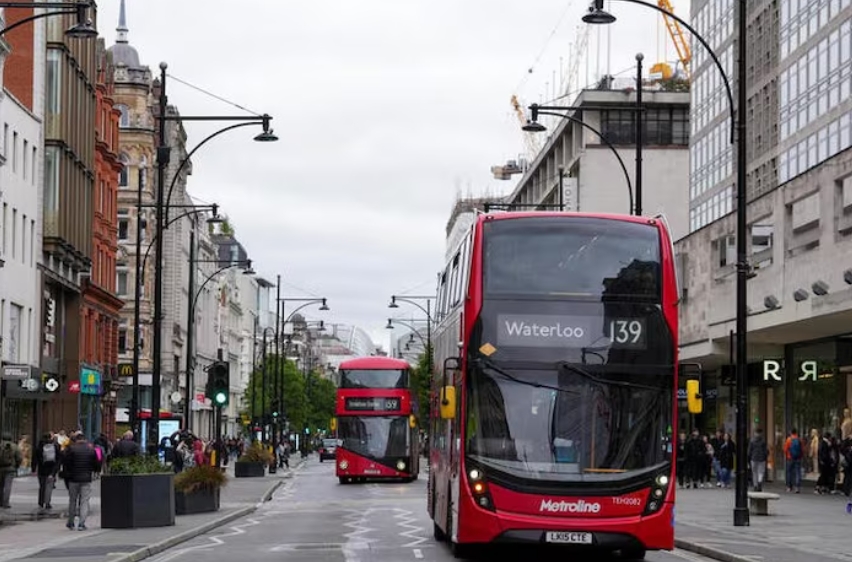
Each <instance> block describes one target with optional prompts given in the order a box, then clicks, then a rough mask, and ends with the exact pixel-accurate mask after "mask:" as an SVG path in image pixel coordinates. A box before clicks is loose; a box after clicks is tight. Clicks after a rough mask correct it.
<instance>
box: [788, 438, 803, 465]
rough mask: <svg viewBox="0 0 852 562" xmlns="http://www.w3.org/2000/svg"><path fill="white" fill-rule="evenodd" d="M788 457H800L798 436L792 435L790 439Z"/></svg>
mask: <svg viewBox="0 0 852 562" xmlns="http://www.w3.org/2000/svg"><path fill="white" fill-rule="evenodd" d="M790 458H791V459H793V460H794V461H797V460H799V459H801V458H802V442H801V441H799V438H798V437H793V438H792V439H791V440H790Z"/></svg>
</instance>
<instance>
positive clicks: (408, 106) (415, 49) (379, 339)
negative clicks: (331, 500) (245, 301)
mask: <svg viewBox="0 0 852 562" xmlns="http://www.w3.org/2000/svg"><path fill="white" fill-rule="evenodd" d="M673 4H674V6H675V10H676V13H678V15H681V16H682V17H688V9H689V1H688V0H673ZM98 5H99V14H98V20H99V21H98V27H99V29H100V32H101V34H102V35H103V36H104V37H106V40H107V45H112V44H113V43H114V41H115V31H114V29H115V27H116V24H117V21H118V10H119V0H99V2H98ZM587 6H588V1H587V0H536V1H530V0H325V1H318V0H311V1H308V2H295V1H291V0H238V1H231V2H225V1H223V0H127V17H128V27H129V28H130V35H129V37H130V43H131V45H133V46H134V47H136V48H137V49H138V51H139V54H140V58H141V61H142V63H143V64H145V65H148V66H150V67H151V68H152V71H154V72H155V73H159V69H158V65H159V63H160V62H161V61H166V62H168V64H169V69H168V72H169V74H171V75H173V76H174V77H175V78H177V79H180V80H182V81H186V82H188V83H190V84H193V85H195V86H198V87H200V88H203V89H204V90H207V91H209V92H212V93H214V94H215V95H216V96H220V97H222V98H225V99H227V100H230V101H232V102H235V103H237V104H239V105H241V106H243V107H246V108H248V109H250V110H252V111H254V112H259V113H269V114H270V115H272V116H273V117H274V121H273V126H274V129H275V132H276V134H277V135H278V136H279V137H280V141H279V142H277V143H271V144H260V143H253V142H251V137H252V136H253V135H254V134H255V132H254V131H253V129H251V128H249V129H243V130H237V131H234V132H231V133H226V134H225V135H223V136H221V137H218V138H217V139H216V140H214V141H211V142H210V143H209V144H207V145H205V147H204V148H202V149H201V150H199V152H198V153H197V154H196V156H195V158H194V160H193V164H194V165H193V175H192V176H191V178H190V187H189V189H190V192H191V193H192V194H193V195H194V196H195V197H197V198H199V199H201V200H204V201H207V202H215V203H219V204H220V205H221V206H222V208H223V210H224V213H225V214H227V215H228V216H229V217H230V219H231V222H232V223H233V225H234V227H235V230H236V235H237V238H238V239H239V240H240V242H242V244H243V245H244V246H245V247H246V248H247V250H248V252H249V255H250V257H251V258H252V260H253V262H254V267H255V269H257V270H258V272H259V273H260V274H262V275H264V276H266V277H268V278H270V279H271V280H273V281H274V279H275V275H276V274H279V273H280V274H281V275H282V276H283V279H284V281H285V283H286V286H284V288H283V289H282V296H284V297H304V296H324V297H327V298H328V303H329V306H330V307H331V309H332V310H331V311H330V312H327V313H324V315H323V313H318V312H316V313H311V312H308V317H313V318H325V319H326V321H327V322H344V323H352V324H357V325H359V326H361V327H363V328H364V329H365V330H367V331H368V332H369V333H370V334H371V335H372V336H373V338H374V340H375V341H376V343H377V344H381V345H383V346H385V348H386V349H387V346H388V341H389V338H388V331H387V330H385V329H384V328H383V327H384V325H385V323H386V321H387V318H388V316H389V313H391V312H395V313H396V315H398V316H399V317H404V318H408V319H411V318H417V317H420V316H422V313H420V312H419V311H417V310H416V309H414V308H411V309H410V310H408V309H405V308H400V309H397V310H395V311H392V310H389V309H388V308H387V304H388V301H389V298H390V295H391V294H403V293H409V294H420V295H422V294H430V293H434V291H435V276H436V272H437V271H438V270H439V269H440V268H441V267H442V266H443V259H444V257H443V256H444V250H445V248H444V241H445V227H446V223H447V220H448V218H449V212H450V210H451V208H452V206H453V204H454V202H455V200H456V197H457V195H459V194H462V195H467V194H474V195H479V194H483V193H486V192H488V193H491V194H497V193H508V192H510V191H511V190H512V188H513V187H514V184H515V181H514V180H513V181H498V180H495V179H493V178H492V176H491V173H490V170H489V169H490V167H491V166H492V165H495V164H500V163H503V162H505V161H506V160H507V159H513V158H517V157H518V156H519V155H522V154H523V153H524V151H525V144H524V137H523V133H522V132H521V131H520V129H519V123H518V120H517V116H516V115H515V114H514V112H513V111H512V109H511V106H510V104H509V99H510V98H511V96H512V94H518V95H519V97H520V98H521V100H522V101H524V102H525V104H529V103H532V102H535V101H539V102H540V101H548V100H549V99H550V98H551V97H552V96H553V94H554V88H553V84H552V83H553V82H554V76H555V77H556V80H555V81H556V82H561V78H560V76H561V75H563V74H566V73H564V72H560V62H561V65H562V66H567V65H568V63H569V57H570V54H571V50H570V46H571V45H572V44H574V43H575V38H576V36H577V33H578V31H579V29H580V27H581V26H583V25H585V24H583V23H582V22H581V21H580V16H581V15H582V14H583V13H584V11H585V10H586V8H587ZM611 11H612V12H613V13H615V14H616V15H617V16H618V18H619V21H618V22H617V23H616V24H614V25H613V26H611V30H612V35H611V38H612V40H611V43H612V49H611V51H610V54H609V56H607V49H606V46H607V43H608V41H607V33H606V32H605V31H604V32H603V33H600V40H598V39H597V37H596V33H597V31H593V33H592V34H591V37H590V42H589V49H588V51H587V55H586V56H587V57H590V58H589V60H588V64H587V63H586V62H585V58H584V59H583V61H584V62H583V63H582V64H581V65H580V68H581V72H580V81H581V82H582V83H586V80H587V79H588V80H594V79H595V78H596V77H597V73H598V71H599V70H600V72H606V68H607V65H608V61H609V67H610V69H611V72H612V73H613V74H615V73H618V72H622V71H626V72H627V73H626V74H625V75H626V76H630V75H631V74H630V73H631V72H632V70H631V69H632V68H634V65H635V60H634V56H635V54H636V53H637V52H640V51H641V52H643V53H644V54H645V60H646V64H647V65H648V66H650V64H652V63H653V62H655V61H656V60H662V59H668V60H673V59H675V57H676V54H675V51H674V49H673V47H672V44H671V42H670V40H669V38H668V35H666V33H665V27H664V25H663V23H662V20H661V19H660V18H659V17H658V15H657V13H656V12H654V11H652V10H650V9H646V8H642V7H641V6H635V5H633V4H629V3H626V2H618V1H614V2H612V8H611ZM594 29H598V28H594ZM598 44H600V46H601V49H600V51H598V48H597V46H598ZM530 70H532V72H530ZM587 70H588V74H587ZM557 90H558V89H557ZM168 94H169V101H170V103H172V104H174V105H177V106H178V108H179V110H180V112H181V113H182V114H184V115H208V114H215V115H232V114H233V115H239V114H243V113H242V112H241V111H240V110H239V109H238V108H236V107H233V106H230V105H228V104H227V103H224V102H222V101H218V100H217V99H215V98H213V97H211V96H208V95H205V94H204V93H201V92H199V91H197V90H195V89H193V88H190V87H188V86H186V85H184V84H181V83H179V82H178V81H175V80H172V81H170V83H169V84H168ZM563 101H565V102H567V100H563ZM222 126H224V124H221V123H220V124H218V125H217V124H203V123H202V124H199V123H188V124H187V125H186V129H187V131H188V134H189V145H190V146H194V145H195V143H197V142H198V141H200V140H201V139H203V138H204V137H205V136H207V135H208V134H210V133H211V132H213V131H215V130H216V129H218V128H220V127H222ZM515 179H517V176H516V178H515Z"/></svg>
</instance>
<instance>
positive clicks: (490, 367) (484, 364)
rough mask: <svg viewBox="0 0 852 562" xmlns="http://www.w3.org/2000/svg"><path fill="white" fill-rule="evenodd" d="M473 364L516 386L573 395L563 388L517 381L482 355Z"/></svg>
mask: <svg viewBox="0 0 852 562" xmlns="http://www.w3.org/2000/svg"><path fill="white" fill-rule="evenodd" d="M474 362H475V363H477V364H478V365H479V367H480V368H483V367H484V368H486V369H488V370H489V371H494V372H495V373H497V374H498V375H500V376H501V377H503V378H506V379H509V380H510V381H512V382H516V383H518V384H522V385H525V386H532V387H534V388H545V389H547V390H553V391H555V392H567V393H568V394H575V392H574V391H571V390H568V389H565V388H559V387H556V386H551V385H549V384H542V383H540V382H531V381H525V380H523V379H519V378H518V377H516V376H514V375H513V374H512V373H510V372H508V371H506V370H505V369H502V368H501V367H498V366H497V365H495V364H494V362H493V361H492V360H491V359H488V358H487V357H485V356H483V355H481V356H479V357H477V358H476V359H474Z"/></svg>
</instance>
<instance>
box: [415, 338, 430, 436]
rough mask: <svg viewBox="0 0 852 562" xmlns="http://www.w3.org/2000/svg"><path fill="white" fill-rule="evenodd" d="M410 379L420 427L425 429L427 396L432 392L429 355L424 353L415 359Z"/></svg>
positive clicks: (426, 426)
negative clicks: (415, 397) (416, 402)
mask: <svg viewBox="0 0 852 562" xmlns="http://www.w3.org/2000/svg"><path fill="white" fill-rule="evenodd" d="M411 379H412V381H411V382H412V384H411V388H412V389H414V390H415V394H416V396H417V401H418V404H419V410H418V412H419V414H418V418H419V421H420V427H421V428H423V429H426V428H428V427H429V417H430V414H431V412H430V410H431V408H430V402H429V396H430V394H431V392H432V376H431V374H430V373H429V356H428V355H427V354H426V353H423V354H421V355H420V358H419V359H418V360H417V365H415V366H414V367H413V368H412V370H411Z"/></svg>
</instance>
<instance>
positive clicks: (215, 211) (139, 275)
mask: <svg viewBox="0 0 852 562" xmlns="http://www.w3.org/2000/svg"><path fill="white" fill-rule="evenodd" d="M144 177H145V175H144V174H143V173H142V170H140V171H139V177H138V180H137V184H138V188H137V195H136V266H135V269H136V273H135V277H134V281H135V285H136V287H135V289H134V295H133V358H132V365H133V373H132V379H131V380H132V383H131V390H132V397H131V401H130V415H129V418H130V427H131V428H132V429H133V436H134V439H136V440H137V441H139V439H140V437H141V436H140V434H139V409H140V402H139V363H140V361H141V357H140V355H141V352H142V334H141V332H142V318H141V303H142V287H143V285H144V282H143V278H144V274H143V272H144V270H145V263H146V262H147V260H148V256H149V254H150V252H151V248H153V247H154V245H155V244H156V240H154V242H152V243H149V244H148V248H147V249H146V250H145V255H144V257H143V256H142V231H143V229H142V209H144V208H150V207H153V206H152V205H143V204H142V194H143V192H144V190H145V187H146V185H145V182H144V181H143V178H144ZM175 207H182V208H186V209H189V210H187V211H185V212H184V213H182V214H180V215H178V216H176V217H174V218H173V219H172V220H171V221H169V222H167V223H166V224H165V225H164V227H163V228H164V229H165V228H168V226H169V225H170V224H171V223H173V222H175V221H178V220H180V219H182V218H185V217H188V216H191V215H194V214H197V213H200V212H202V211H206V210H209V211H211V212H212V217H211V218H209V219H207V222H209V223H214V222H218V221H220V220H221V219H220V218H219V206H218V205H216V204H215V203H213V204H212V205H175ZM193 234H194V233H193ZM194 249H195V244H194V243H193V242H190V260H192V255H191V252H192V251H193V250H194ZM190 294H191V293H190Z"/></svg>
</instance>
